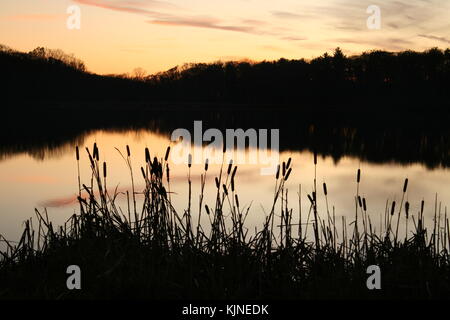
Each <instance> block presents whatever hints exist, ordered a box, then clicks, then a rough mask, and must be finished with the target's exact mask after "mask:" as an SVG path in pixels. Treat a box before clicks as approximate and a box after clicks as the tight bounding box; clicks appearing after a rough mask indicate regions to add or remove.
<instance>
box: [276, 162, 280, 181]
mask: <svg viewBox="0 0 450 320" xmlns="http://www.w3.org/2000/svg"><path fill="white" fill-rule="evenodd" d="M279 177H280V165H277V174H276V176H275V178H276V179H277V180H278V178H279Z"/></svg>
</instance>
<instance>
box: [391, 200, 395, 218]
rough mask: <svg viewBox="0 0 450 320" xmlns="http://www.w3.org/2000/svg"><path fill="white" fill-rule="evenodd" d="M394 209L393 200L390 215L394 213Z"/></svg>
mask: <svg viewBox="0 0 450 320" xmlns="http://www.w3.org/2000/svg"><path fill="white" fill-rule="evenodd" d="M394 211H395V201H392V207H391V216H393V215H394Z"/></svg>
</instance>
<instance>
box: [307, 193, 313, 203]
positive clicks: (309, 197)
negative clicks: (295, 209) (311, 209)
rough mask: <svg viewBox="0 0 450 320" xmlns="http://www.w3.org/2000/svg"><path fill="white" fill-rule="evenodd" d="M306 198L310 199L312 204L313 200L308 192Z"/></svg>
mask: <svg viewBox="0 0 450 320" xmlns="http://www.w3.org/2000/svg"><path fill="white" fill-rule="evenodd" d="M308 199H309V201H311V204H314V200H313V199H312V198H311V196H310V195H309V194H308Z"/></svg>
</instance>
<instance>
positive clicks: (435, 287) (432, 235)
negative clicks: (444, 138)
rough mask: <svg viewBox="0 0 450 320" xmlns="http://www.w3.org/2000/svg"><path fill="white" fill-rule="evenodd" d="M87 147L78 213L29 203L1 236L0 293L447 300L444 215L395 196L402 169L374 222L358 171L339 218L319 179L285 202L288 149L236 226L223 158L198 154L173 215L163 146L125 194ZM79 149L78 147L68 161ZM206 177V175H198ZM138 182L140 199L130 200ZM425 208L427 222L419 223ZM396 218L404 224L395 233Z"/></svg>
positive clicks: (448, 235)
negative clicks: (13, 228) (254, 209)
mask: <svg viewBox="0 0 450 320" xmlns="http://www.w3.org/2000/svg"><path fill="white" fill-rule="evenodd" d="M122 151H123V153H121V154H122V156H123V158H124V161H125V163H126V165H127V166H128V168H129V170H130V174H131V179H132V180H131V181H135V180H133V172H135V171H134V170H133V166H132V161H134V158H133V154H132V150H130V148H129V147H128V146H127V147H126V148H124V150H122ZM87 152H88V156H89V161H90V165H91V169H92V178H91V179H90V183H89V182H86V184H83V183H82V182H81V181H80V179H79V191H78V201H79V213H78V214H74V215H73V216H72V217H71V218H70V219H69V220H68V221H67V223H66V224H65V225H64V226H60V227H57V226H54V225H53V224H52V222H51V221H50V220H49V219H48V217H47V215H46V214H45V213H44V212H39V211H37V210H36V216H37V221H35V222H34V225H33V221H32V220H29V221H27V222H26V223H25V229H24V232H23V235H22V237H21V239H20V241H19V242H18V243H11V242H8V241H7V240H6V239H2V238H0V240H2V241H4V242H5V243H6V248H7V249H6V250H5V251H3V252H2V251H0V298H2V299H14V298H15V299H17V298H22V299H23V298H35V299H36V298H39V299H42V298H45V299H74V298H75V299H77V298H84V299H86V298H88V299H110V298H125V299H132V298H140V299H142V298H148V299H225V300H231V299H273V300H282V299H287V300H297V299H317V298H321V299H324V298H325V299H329V298H332V299H344V298H357V299H386V298H390V299H399V300H400V299H411V298H413V299H418V298H419V299H442V298H449V294H450V256H449V249H450V229H449V218H448V216H447V213H446V211H445V215H444V213H443V212H442V211H441V209H439V210H437V209H436V208H437V203H435V204H432V205H430V204H426V203H425V202H423V201H422V202H421V203H420V204H419V209H418V210H417V211H415V212H413V210H412V209H410V208H412V206H411V207H410V202H409V201H412V200H407V199H405V194H406V192H407V188H408V179H406V180H405V182H404V185H403V196H402V200H401V202H400V203H397V206H396V203H395V201H393V202H392V203H391V202H389V206H386V210H385V212H384V218H383V219H382V221H381V222H382V223H381V222H380V223H381V225H380V228H378V224H376V225H375V223H373V222H372V218H373V217H374V215H378V213H375V212H372V211H371V210H370V207H368V206H367V203H366V199H365V198H364V197H363V196H362V195H360V194H359V184H360V178H361V171H359V170H358V172H357V173H356V174H355V177H356V179H355V182H354V183H355V185H354V186H355V187H356V194H355V199H357V200H358V203H359V205H357V206H356V208H355V212H354V213H347V214H346V215H344V216H342V217H340V218H341V219H342V224H340V225H341V226H342V227H341V228H339V227H338V224H339V221H338V220H340V219H339V218H338V219H336V216H335V213H334V210H333V211H330V210H328V198H327V197H328V191H327V186H326V183H323V186H322V185H320V186H318V187H317V186H316V183H315V182H314V189H313V191H312V193H310V194H307V196H306V197H305V196H304V195H303V194H302V193H301V192H300V190H299V194H300V199H299V201H300V200H301V201H307V203H309V204H310V206H309V210H308V212H303V213H302V211H301V209H300V210H299V211H297V210H296V209H293V208H291V207H290V206H289V204H288V200H287V199H288V197H287V194H288V190H287V188H286V187H285V183H286V181H287V180H288V179H289V177H290V176H292V175H293V174H294V173H293V172H292V167H291V165H292V162H291V159H288V160H287V161H286V162H283V163H282V164H280V165H279V166H278V173H277V175H276V177H275V179H274V184H275V189H274V198H273V204H272V205H271V207H272V208H271V209H270V210H269V211H268V212H266V213H265V214H264V221H263V224H262V225H261V226H259V227H258V229H256V230H255V231H253V230H250V229H248V228H247V226H246V219H247V216H248V214H249V206H247V205H243V204H242V203H241V204H240V203H239V194H238V192H237V191H236V190H237V188H235V176H236V172H237V170H238V167H237V166H234V165H233V164H232V163H229V164H226V163H225V164H224V165H223V166H222V168H221V169H220V171H219V172H211V170H210V171H208V165H207V164H205V167H204V171H203V173H202V174H201V184H202V187H201V191H200V195H199V197H198V198H196V197H195V196H194V197H193V198H192V194H191V192H189V195H188V198H187V199H186V203H188V205H187V208H186V209H185V210H184V211H183V213H181V212H178V211H176V210H175V208H174V207H173V206H172V203H171V193H170V174H169V172H170V168H169V164H168V162H167V159H168V157H169V152H170V149H168V150H167V152H166V154H165V157H164V158H160V159H158V158H157V157H154V158H153V159H152V157H151V155H150V151H149V150H148V149H146V150H145V160H146V161H145V164H143V166H142V167H141V168H140V171H137V172H135V175H134V177H135V178H136V179H137V178H138V175H140V179H144V182H145V188H144V190H137V189H135V185H134V183H132V186H131V188H130V190H128V191H126V194H123V193H118V192H117V191H115V192H113V193H111V192H109V191H108V188H107V181H108V177H109V175H110V173H109V172H108V166H107V164H106V163H105V162H103V161H101V160H100V156H99V154H100V153H99V151H98V148H97V145H94V148H93V150H92V151H91V150H88V149H87ZM79 155H80V153H79V150H78V148H77V149H76V160H77V162H79V160H80V156H79ZM314 163H315V165H317V156H315V157H314ZM188 167H189V168H186V169H187V170H188V177H187V183H188V184H189V186H190V185H191V181H192V180H191V179H192V178H193V177H191V174H190V165H188ZM78 168H79V167H78ZM237 174H239V173H237ZM207 175H209V176H210V175H212V176H214V181H215V183H214V182H213V183H211V184H208V185H207V184H206V176H207ZM78 176H80V175H78ZM314 179H315V180H316V177H315V178H314ZM136 181H137V180H136ZM205 186H207V187H209V188H215V190H216V200H215V201H209V202H206V201H205V202H202V201H203V190H204V187H205ZM189 190H190V189H189ZM322 190H323V191H322ZM141 192H142V195H143V200H142V201H141V200H139V201H136V198H135V195H136V194H137V193H141ZM119 197H125V199H126V201H127V203H128V204H127V206H126V208H120V207H119V206H118V204H117V199H118V198H119ZM319 197H324V198H325V200H326V201H327V209H326V210H325V208H324V206H321V208H322V209H321V210H319V209H318V205H317V204H318V199H319ZM193 199H200V204H199V210H198V211H197V210H194V209H192V207H191V200H193ZM355 199H353V200H350V201H354V200H355ZM404 201H405V202H404ZM415 207H416V206H415ZM416 208H417V207H416ZM430 208H431V209H430ZM432 208H434V209H432ZM439 208H440V206H439ZM430 210H434V223H433V224H434V227H432V228H431V230H429V229H428V228H427V222H426V221H425V220H426V219H425V216H426V214H425V212H427V211H430ZM432 213H433V211H432ZM261 214H262V213H261ZM202 217H203V218H204V219H203V222H201V221H202V220H201V218H202ZM347 219H348V220H347ZM205 221H206V222H205ZM401 221H402V222H406V224H404V225H403V227H402V229H403V230H404V231H405V233H403V234H402V235H400V234H399V225H400V222H401ZM408 222H409V224H408ZM377 228H378V229H377ZM69 265H78V266H80V268H81V279H82V280H81V287H82V290H72V291H71V290H68V289H67V287H66V279H67V277H68V275H67V274H66V268H67V267H68V266H69ZM370 265H377V266H379V267H380V269H381V290H368V288H367V286H366V280H367V278H368V274H367V273H366V270H367V267H368V266H370Z"/></svg>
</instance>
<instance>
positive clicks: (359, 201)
mask: <svg viewBox="0 0 450 320" xmlns="http://www.w3.org/2000/svg"><path fill="white" fill-rule="evenodd" d="M358 204H359V207H360V208H362V201H361V197H360V196H358Z"/></svg>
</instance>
